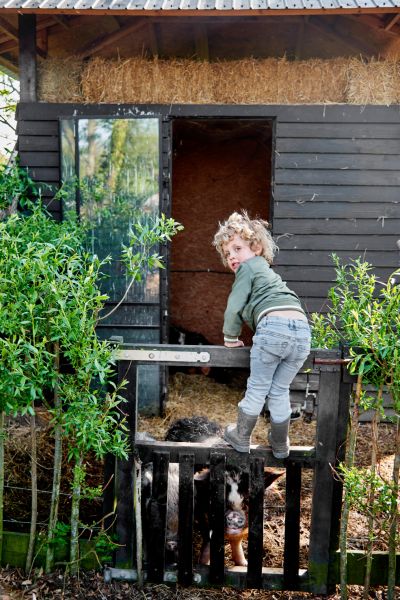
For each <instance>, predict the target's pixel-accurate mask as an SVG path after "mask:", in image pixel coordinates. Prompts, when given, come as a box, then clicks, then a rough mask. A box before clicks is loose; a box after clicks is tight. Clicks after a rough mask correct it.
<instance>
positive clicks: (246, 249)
mask: <svg viewBox="0 0 400 600" xmlns="http://www.w3.org/2000/svg"><path fill="white" fill-rule="evenodd" d="M222 250H223V252H224V256H225V259H226V261H227V263H228V267H229V268H230V269H231V270H232V271H233V272H235V271H237V270H238V268H239V267H240V265H241V264H242V262H245V261H246V260H249V258H253V256H258V255H259V254H260V252H259V250H258V248H256V249H255V251H253V250H252V249H251V248H250V244H249V242H247V241H246V240H243V239H242V238H241V237H240V235H239V234H237V233H236V234H235V235H234V236H233V238H231V239H230V240H229V242H226V244H223V246H222Z"/></svg>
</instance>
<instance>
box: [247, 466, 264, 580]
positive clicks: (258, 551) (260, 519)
mask: <svg viewBox="0 0 400 600" xmlns="http://www.w3.org/2000/svg"><path fill="white" fill-rule="evenodd" d="M264 493H265V486H264V460H263V459H262V458H253V457H252V458H251V459H250V489H249V542H248V569H247V587H249V588H262V560H263V553H264V552H263V533H264V514H263V513H264Z"/></svg>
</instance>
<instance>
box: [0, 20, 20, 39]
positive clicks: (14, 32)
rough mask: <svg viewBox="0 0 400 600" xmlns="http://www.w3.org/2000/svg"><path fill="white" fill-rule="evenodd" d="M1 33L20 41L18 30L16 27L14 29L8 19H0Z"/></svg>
mask: <svg viewBox="0 0 400 600" xmlns="http://www.w3.org/2000/svg"><path fill="white" fill-rule="evenodd" d="M0 31H4V33H6V34H7V36H8V37H9V38H12V39H13V40H17V41H18V39H19V37H18V29H15V27H13V26H12V25H11V23H9V22H8V21H7V19H4V17H0Z"/></svg>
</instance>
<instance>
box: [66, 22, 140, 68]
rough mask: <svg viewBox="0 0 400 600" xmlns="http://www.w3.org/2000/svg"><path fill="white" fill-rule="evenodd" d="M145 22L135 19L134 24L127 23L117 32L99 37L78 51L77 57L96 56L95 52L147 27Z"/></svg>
mask: <svg viewBox="0 0 400 600" xmlns="http://www.w3.org/2000/svg"><path fill="white" fill-rule="evenodd" d="M147 22H148V21H147V19H145V18H139V19H135V22H134V23H128V24H127V25H123V26H122V27H121V28H120V29H118V30H117V31H113V32H112V33H109V34H106V35H101V36H99V37H98V38H96V39H95V40H93V41H92V42H90V43H89V44H87V45H86V46H84V47H83V48H82V49H81V50H80V51H78V52H77V57H78V58H89V56H93V54H96V52H100V50H103V49H104V48H107V47H108V46H111V45H112V44H115V43H116V42H119V41H120V40H121V39H122V38H124V37H126V36H127V35H132V34H134V33H137V32H138V31H139V30H140V29H142V28H143V27H145V26H146V25H147Z"/></svg>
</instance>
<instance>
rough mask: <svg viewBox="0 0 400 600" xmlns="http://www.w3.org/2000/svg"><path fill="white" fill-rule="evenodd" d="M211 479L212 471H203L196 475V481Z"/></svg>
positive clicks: (197, 472)
mask: <svg viewBox="0 0 400 600" xmlns="http://www.w3.org/2000/svg"><path fill="white" fill-rule="evenodd" d="M209 479H210V469H202V470H201V471H196V473H195V474H194V480H195V481H208V480H209Z"/></svg>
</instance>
